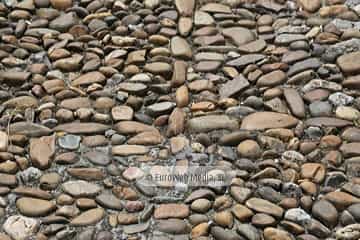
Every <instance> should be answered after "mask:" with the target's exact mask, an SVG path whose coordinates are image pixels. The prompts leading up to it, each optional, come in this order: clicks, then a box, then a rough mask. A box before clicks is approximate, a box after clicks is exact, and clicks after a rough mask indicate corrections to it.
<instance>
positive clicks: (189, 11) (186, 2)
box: [175, 0, 195, 17]
mask: <svg viewBox="0 0 360 240" xmlns="http://www.w3.org/2000/svg"><path fill="white" fill-rule="evenodd" d="M175 6H176V9H177V10H178V12H179V14H180V15H181V16H186V17H191V16H192V15H193V12H194V8H195V0H175Z"/></svg>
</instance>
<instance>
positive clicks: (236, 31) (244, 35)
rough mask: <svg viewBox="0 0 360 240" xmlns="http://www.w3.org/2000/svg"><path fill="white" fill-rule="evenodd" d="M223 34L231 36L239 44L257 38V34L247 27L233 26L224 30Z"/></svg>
mask: <svg viewBox="0 0 360 240" xmlns="http://www.w3.org/2000/svg"><path fill="white" fill-rule="evenodd" d="M222 33H223V35H224V36H225V37H227V38H230V39H231V41H233V42H234V43H235V44H236V45H237V46H241V45H243V44H246V43H249V42H251V41H254V40H255V35H254V33H253V32H251V31H250V30H249V29H247V28H242V27H232V28H226V29H224V30H223V31H222Z"/></svg>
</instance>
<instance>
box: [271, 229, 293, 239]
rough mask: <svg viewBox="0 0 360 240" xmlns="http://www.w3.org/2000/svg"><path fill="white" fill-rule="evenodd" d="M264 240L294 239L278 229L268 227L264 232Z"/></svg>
mask: <svg viewBox="0 0 360 240" xmlns="http://www.w3.org/2000/svg"><path fill="white" fill-rule="evenodd" d="M264 239H265V240H292V239H294V238H293V236H292V235H291V234H290V233H288V232H286V231H284V230H280V229H276V228H272V227H268V228H265V230H264Z"/></svg>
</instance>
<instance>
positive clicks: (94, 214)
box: [70, 208, 105, 227]
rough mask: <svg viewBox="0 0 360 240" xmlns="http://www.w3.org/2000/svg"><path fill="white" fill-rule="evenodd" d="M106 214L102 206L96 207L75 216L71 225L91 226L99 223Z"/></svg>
mask: <svg viewBox="0 0 360 240" xmlns="http://www.w3.org/2000/svg"><path fill="white" fill-rule="evenodd" d="M104 215H105V211H104V209H102V208H94V209H90V210H87V211H85V212H83V213H81V214H80V215H79V216H77V217H75V218H74V219H73V220H72V221H71V222H70V225H72V226H77V227H81V226H89V225H94V224H96V223H98V222H99V221H100V220H101V219H102V218H103V217H104Z"/></svg>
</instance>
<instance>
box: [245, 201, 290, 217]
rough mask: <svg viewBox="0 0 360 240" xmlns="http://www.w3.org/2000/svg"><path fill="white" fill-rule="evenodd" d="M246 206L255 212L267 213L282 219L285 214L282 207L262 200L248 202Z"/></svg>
mask: <svg viewBox="0 0 360 240" xmlns="http://www.w3.org/2000/svg"><path fill="white" fill-rule="evenodd" d="M246 206H247V207H248V208H250V209H252V210H254V211H257V212H260V213H267V214H270V215H272V216H274V217H277V218H281V217H282V215H283V214H284V210H283V209H282V208H281V207H279V206H277V205H275V204H273V203H271V202H269V201H267V200H264V199H261V198H251V199H249V200H247V201H246Z"/></svg>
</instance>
